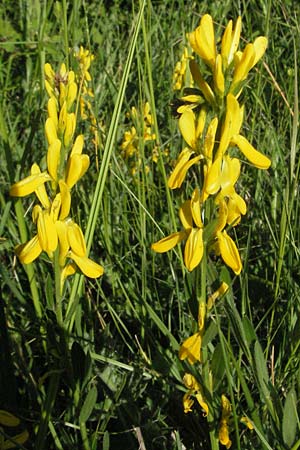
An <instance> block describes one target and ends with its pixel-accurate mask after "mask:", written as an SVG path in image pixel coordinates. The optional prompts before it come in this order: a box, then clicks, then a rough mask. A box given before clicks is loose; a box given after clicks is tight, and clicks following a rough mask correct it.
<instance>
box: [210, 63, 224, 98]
mask: <svg viewBox="0 0 300 450" xmlns="http://www.w3.org/2000/svg"><path fill="white" fill-rule="evenodd" d="M213 78H214V86H215V92H217V94H218V95H219V96H220V97H223V95H224V91H225V79H224V74H223V69H222V57H221V55H218V56H217V58H216V62H215V66H214V71H213Z"/></svg>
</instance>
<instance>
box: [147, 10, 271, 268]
mask: <svg viewBox="0 0 300 450" xmlns="http://www.w3.org/2000/svg"><path fill="white" fill-rule="evenodd" d="M240 31H241V18H240V17H239V18H238V19H237V21H236V24H235V27H234V28H233V24H232V21H231V20H230V21H229V23H228V25H227V27H226V29H225V32H224V34H223V37H222V40H221V48H220V52H219V53H218V51H217V47H216V38H215V33H214V26H213V21H212V18H211V16H210V15H208V14H206V15H204V16H203V17H202V19H201V21H200V25H199V26H198V27H197V29H196V30H195V31H193V32H192V33H191V34H190V35H189V40H190V44H191V47H192V48H193V50H194V52H195V53H196V54H197V55H198V56H200V58H201V60H202V64H204V66H205V67H206V72H207V71H208V72H209V73H210V76H209V77H207V79H205V78H204V77H203V76H202V74H201V70H200V67H199V66H198V64H197V62H196V60H195V59H192V60H190V69H191V73H192V76H193V78H194V81H195V84H196V86H197V89H194V90H193V92H192V93H191V90H190V89H189V90H188V95H184V96H183V97H182V98H181V99H179V100H178V102H177V105H178V106H177V111H176V113H177V115H179V129H180V132H181V134H182V137H183V139H184V141H185V143H186V146H185V147H184V149H183V150H182V151H181V153H180V155H179V157H178V160H177V163H176V165H175V168H174V170H173V172H172V173H171V175H170V178H169V180H168V186H169V187H170V188H171V189H175V188H180V187H181V185H182V183H183V181H184V180H185V178H186V175H187V172H188V171H189V169H191V167H195V168H197V167H199V166H200V170H199V172H198V173H199V176H198V177H197V178H198V186H197V187H196V188H195V189H194V191H193V193H192V196H191V199H190V200H187V201H186V202H185V203H184V204H183V205H182V207H181V208H180V212H179V217H180V220H181V222H182V225H183V230H182V231H179V232H176V233H173V234H171V235H170V236H167V237H165V238H163V239H162V240H160V241H159V242H156V243H155V244H153V245H152V248H153V250H154V251H156V252H158V253H163V252H166V251H168V250H170V249H172V248H174V247H175V246H176V244H178V243H179V242H180V241H185V250H184V262H185V265H186V267H187V269H188V270H189V271H192V270H193V269H194V268H195V267H196V266H198V264H199V263H200V262H201V260H202V257H203V251H204V243H207V249H208V250H209V251H214V252H215V253H216V254H218V255H221V257H222V259H223V261H224V262H225V264H226V265H228V266H229V267H230V268H231V269H232V270H233V271H234V273H235V274H239V273H240V272H241V269H242V263H241V259H240V255H239V252H238V250H237V247H236V244H235V242H234V241H233V239H232V238H231V237H230V235H229V234H228V232H227V227H230V228H232V227H234V226H236V225H237V224H238V223H239V222H240V220H241V216H242V215H244V214H246V210H247V207H246V203H245V201H244V199H243V198H242V197H241V196H240V195H239V194H238V193H237V192H236V190H235V185H236V183H237V180H238V178H239V175H240V170H241V162H240V159H239V158H238V157H236V156H235V155H236V154H237V151H236V149H238V150H239V151H240V152H241V153H242V155H243V156H244V157H245V158H246V159H248V161H249V162H250V163H251V164H253V165H254V166H255V167H257V168H259V169H267V168H268V167H269V166H270V160H269V158H267V157H266V156H264V155H263V154H262V153H260V152H259V151H257V150H256V149H255V148H254V147H253V146H252V145H251V143H250V142H249V141H248V140H247V139H246V138H245V137H244V136H243V135H242V133H241V128H242V123H243V117H244V105H240V104H239V101H238V98H239V96H240V94H241V91H242V89H243V86H244V84H245V82H246V78H247V75H248V73H249V71H250V70H251V69H252V68H253V67H254V65H255V64H256V63H257V62H258V60H259V59H260V58H261V57H262V56H263V54H264V52H265V49H266V47H267V39H266V38H265V37H263V36H261V37H258V38H256V39H255V41H254V43H253V44H252V43H250V44H247V45H246V47H245V48H244V50H243V51H240V50H238V46H239V40H240ZM208 200H211V201H212V202H213V206H210V207H209V208H206V204H207V203H208ZM206 209H210V211H212V213H210V214H209V216H208V213H207V211H206ZM212 223H214V224H215V225H214V226H212Z"/></svg>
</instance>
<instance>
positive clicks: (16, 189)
mask: <svg viewBox="0 0 300 450" xmlns="http://www.w3.org/2000/svg"><path fill="white" fill-rule="evenodd" d="M50 180H51V177H50V175H49V174H48V173H47V172H42V173H40V174H38V175H29V177H26V178H23V180H21V181H18V183H15V184H13V185H12V187H11V188H10V191H9V195H11V196H12V197H25V196H26V195H29V194H32V193H33V192H34V191H36V190H37V189H38V188H39V187H40V186H41V185H42V184H44V183H45V182H46V181H50Z"/></svg>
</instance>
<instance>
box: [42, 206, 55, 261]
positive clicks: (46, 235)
mask: <svg viewBox="0 0 300 450" xmlns="http://www.w3.org/2000/svg"><path fill="white" fill-rule="evenodd" d="M37 232H38V238H39V241H40V244H41V247H42V249H43V250H44V251H45V252H47V253H48V255H49V257H52V253H53V252H54V251H55V250H56V248H57V245H58V237H57V232H56V228H55V223H54V222H53V220H52V217H51V216H50V214H49V212H48V211H41V212H40V214H39V215H38V218H37Z"/></svg>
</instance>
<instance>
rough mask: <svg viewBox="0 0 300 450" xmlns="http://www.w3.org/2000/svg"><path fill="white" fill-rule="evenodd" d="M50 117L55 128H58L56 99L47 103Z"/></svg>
mask: <svg viewBox="0 0 300 450" xmlns="http://www.w3.org/2000/svg"><path fill="white" fill-rule="evenodd" d="M47 110H48V116H49V117H51V119H52V120H53V122H54V125H55V127H56V128H57V126H58V116H57V101H56V99H55V98H54V97H51V98H49V100H48V103H47Z"/></svg>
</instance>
